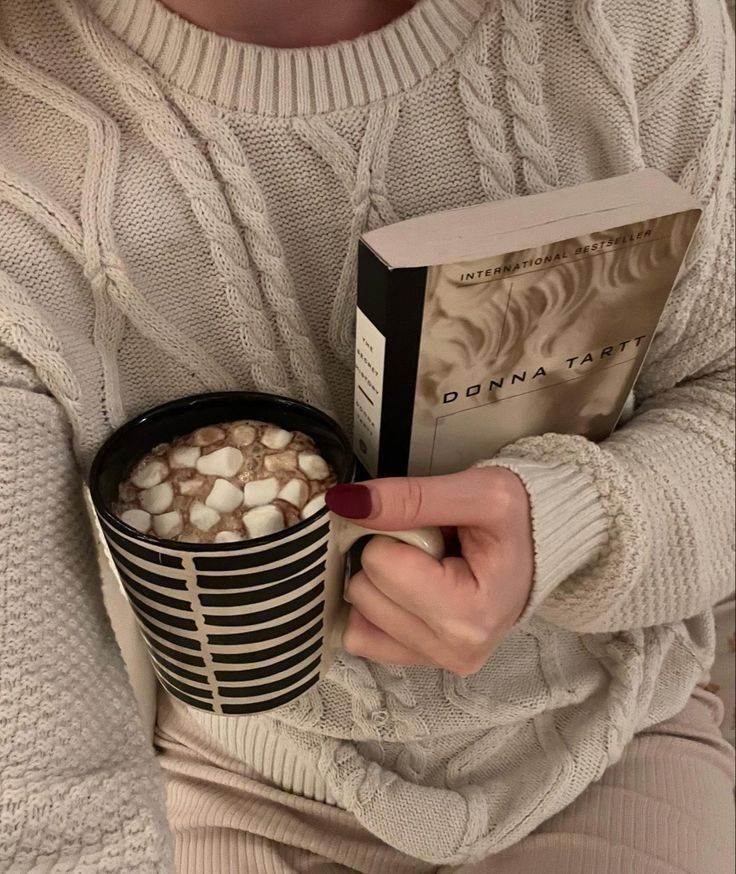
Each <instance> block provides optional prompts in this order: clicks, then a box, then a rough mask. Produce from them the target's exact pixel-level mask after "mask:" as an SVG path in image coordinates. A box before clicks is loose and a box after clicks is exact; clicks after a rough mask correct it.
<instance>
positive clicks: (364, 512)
mask: <svg viewBox="0 0 736 874" xmlns="http://www.w3.org/2000/svg"><path fill="white" fill-rule="evenodd" d="M325 501H326V502H327V506H328V507H329V508H330V510H332V512H333V513H337V515H338V516H344V517H345V518H346V519H365V518H366V517H368V516H370V514H371V510H372V509H373V502H372V501H371V490H370V489H369V488H368V487H367V486H364V485H361V484H360V483H350V484H345V485H339V486H333V487H332V488H331V489H328V490H327V494H326V495H325Z"/></svg>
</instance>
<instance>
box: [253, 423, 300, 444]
mask: <svg viewBox="0 0 736 874" xmlns="http://www.w3.org/2000/svg"><path fill="white" fill-rule="evenodd" d="M293 436H294V435H293V434H292V433H291V431H284V429H283V428H277V427H275V426H271V427H269V428H266V430H265V431H264V432H263V436H262V437H261V443H263V445H264V446H268V448H269V449H286V447H287V446H288V445H289V443H291V438H292V437H293Z"/></svg>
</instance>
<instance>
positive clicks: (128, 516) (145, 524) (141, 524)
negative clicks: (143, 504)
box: [120, 510, 151, 534]
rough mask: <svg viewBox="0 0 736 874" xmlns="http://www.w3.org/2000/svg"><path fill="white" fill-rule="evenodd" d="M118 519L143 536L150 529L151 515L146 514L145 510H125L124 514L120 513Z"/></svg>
mask: <svg viewBox="0 0 736 874" xmlns="http://www.w3.org/2000/svg"><path fill="white" fill-rule="evenodd" d="M120 519H121V521H122V522H125V524H126V525H130V527H131V528H135V530H136V531H140V532H141V533H142V534H145V533H146V531H148V529H149V528H150V527H151V514H150V513H146V511H145V510H126V511H125V512H124V513H121V515H120Z"/></svg>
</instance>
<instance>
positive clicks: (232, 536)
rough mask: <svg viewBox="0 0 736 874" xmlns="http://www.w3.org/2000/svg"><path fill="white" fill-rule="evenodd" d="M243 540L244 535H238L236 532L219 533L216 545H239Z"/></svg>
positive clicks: (216, 536)
mask: <svg viewBox="0 0 736 874" xmlns="http://www.w3.org/2000/svg"><path fill="white" fill-rule="evenodd" d="M242 539H243V536H242V534H236V533H235V532H234V531H219V532H218V533H217V534H215V543H237V542H238V540H242Z"/></svg>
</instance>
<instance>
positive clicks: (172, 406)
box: [87, 390, 355, 553]
mask: <svg viewBox="0 0 736 874" xmlns="http://www.w3.org/2000/svg"><path fill="white" fill-rule="evenodd" d="M235 399H238V400H241V401H248V400H257V401H260V402H267V403H274V404H275V405H276V406H280V407H286V408H287V409H288V408H289V407H294V408H297V409H299V410H301V411H306V412H307V413H308V414H309V415H311V416H314V417H315V418H317V419H319V420H321V422H322V424H324V425H326V426H328V427H329V428H330V429H331V430H332V431H333V432H334V434H335V436H336V437H337V438H338V440H339V442H340V443H341V444H342V446H343V448H344V449H345V452H346V455H347V456H348V458H349V462H348V468H349V471H351V473H350V474H349V476H350V478H351V479H352V475H353V473H354V471H355V457H354V454H353V448H352V446H351V444H350V441H349V440H348V438H347V435H346V434H345V432H344V431H343V429H342V428H341V426H340V425H339V423H338V422H336V421H335V419H333V418H332V416H330V415H328V414H327V413H325V412H323V411H322V410H320V409H318V408H317V407H315V406H313V405H312V404H308V403H305V402H304V401H299V400H295V399H294V398H288V397H285V396H284V395H275V394H270V393H269V392H258V391H237V390H232V391H216V392H201V393H200V394H196V395H187V396H185V397H182V398H176V399H175V400H172V401H166V402H165V403H163V404H159V405H158V406H155V407H151V408H150V409H148V410H144V411H143V412H142V413H139V414H138V415H137V416H133V418H131V419H128V421H127V422H125V423H124V424H122V425H121V426H120V427H119V428H116V429H115V430H114V431H113V432H112V434H110V435H108V437H107V438H106V439H105V440H104V442H103V443H102V445H101V446H100V447H99V448H98V449H97V451H96V452H95V455H94V458H93V459H92V464H91V466H90V471H89V476H88V478H87V486H88V488H89V491H90V496H91V498H92V504H93V506H94V508H95V511H96V513H97V514H98V515H99V516H100V517H101V518H102V519H103V520H104V522H106V523H107V524H108V525H109V526H110V527H112V528H113V530H119V531H121V533H123V534H125V535H126V537H130V538H131V539H133V540H135V541H139V542H142V543H146V544H148V545H150V546H152V547H154V548H161V547H162V546H163V547H164V548H165V549H169V550H173V551H178V552H208V553H209V552H233V551H235V550H242V549H243V548H244V547H245V546H246V545H247V546H248V547H251V546H262V545H265V544H268V543H271V542H274V541H277V540H278V539H280V538H281V537H282V536H283V535H284V533H286V532H289V533H291V532H293V531H299V530H301V529H302V528H304V527H306V526H307V525H309V524H312V523H313V522H314V521H315V520H316V519H318V518H319V517H320V516H322V515H324V514H325V513H326V512H327V509H328V508H327V506H324V507H322V509H321V510H318V511H317V512H316V513H313V514H312V515H311V516H308V517H307V518H306V519H302V520H301V521H299V522H297V523H296V524H295V525H289V526H288V528H283V529H282V530H281V531H276V532H274V533H273V534H265V535H263V536H262V537H253V538H249V539H247V540H237V541H235V542H233V543H186V542H183V541H178V540H166V539H164V538H162V537H152V536H151V535H150V534H144V533H143V532H141V531H138V530H137V529H135V528H133V527H131V526H130V525H127V524H126V523H125V522H123V521H122V519H120V518H119V517H118V516H116V515H115V513H113V512H112V510H111V509H110V508H109V507H108V506H107V503H106V502H105V501H104V500H103V498H102V494H101V492H100V478H101V476H100V475H101V471H102V468H103V458H104V456H105V455H106V453H107V452H108V451H110V449H111V448H112V447H113V446H115V445H116V444H117V443H118V442H120V441H121V440H123V439H124V438H125V437H126V435H128V434H129V433H131V432H133V431H135V430H136V429H137V428H140V427H141V426H143V425H145V424H146V422H147V421H148V420H150V419H153V418H165V417H166V415H167V414H169V413H171V412H174V411H176V412H179V411H180V408H181V407H182V406H188V407H190V408H192V409H194V408H196V406H197V405H198V404H202V403H204V402H217V401H218V400H219V401H223V402H224V401H227V400H235Z"/></svg>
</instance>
